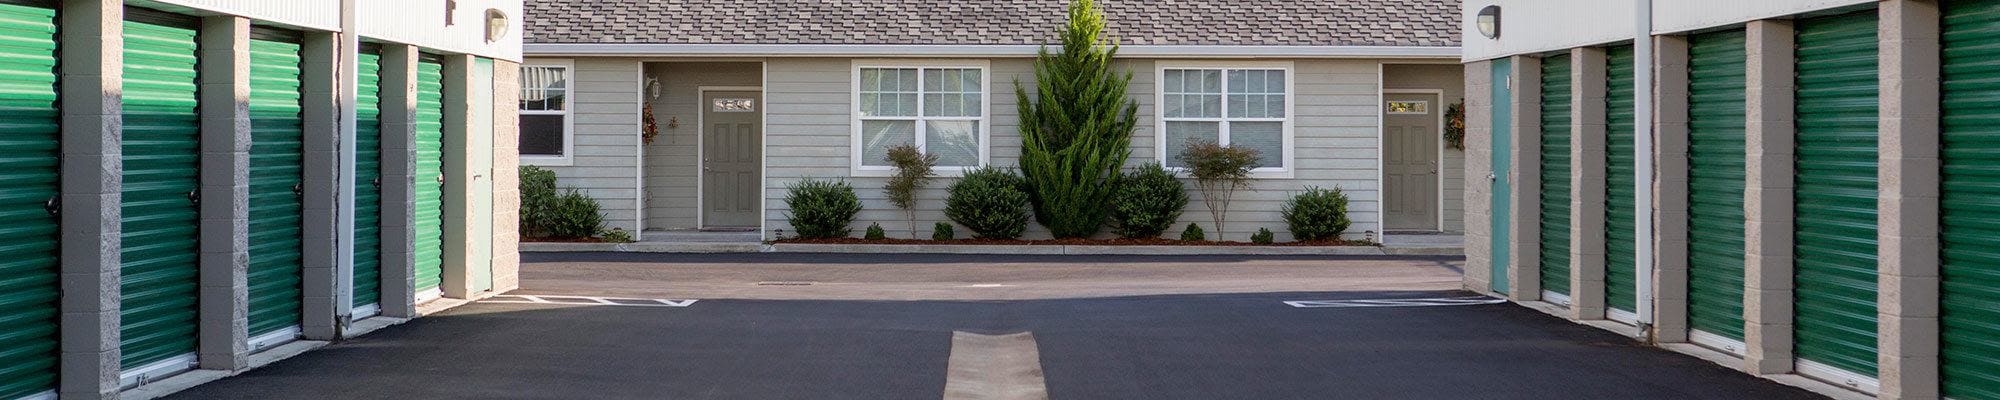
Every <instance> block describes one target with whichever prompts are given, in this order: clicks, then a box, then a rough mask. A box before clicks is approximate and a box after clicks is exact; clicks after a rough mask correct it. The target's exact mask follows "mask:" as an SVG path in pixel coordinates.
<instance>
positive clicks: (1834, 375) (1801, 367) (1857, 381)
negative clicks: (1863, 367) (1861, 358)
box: [1792, 358, 1882, 396]
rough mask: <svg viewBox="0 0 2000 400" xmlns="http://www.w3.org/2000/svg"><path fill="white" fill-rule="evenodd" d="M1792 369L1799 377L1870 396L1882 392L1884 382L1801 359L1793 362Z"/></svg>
mask: <svg viewBox="0 0 2000 400" xmlns="http://www.w3.org/2000/svg"><path fill="white" fill-rule="evenodd" d="M1792 368H1793V369H1795V370H1797V371H1798V373H1799V376H1804V377H1807V378H1812V379H1814V380H1818V381H1822V382H1826V383H1830V384H1833V385H1834V386H1839V387H1843V388H1847V389H1852V390H1856V391H1860V392H1862V393H1866V394H1868V395H1870V396H1873V395H1876V394H1879V393H1881V392H1882V382H1881V381H1878V380H1876V379H1875V377H1872V376H1866V375H1862V374H1857V373H1854V372H1852V371H1848V370H1844V369H1840V368H1838V367H1834V366H1831V365H1826V364H1821V363H1818V362H1814V361H1812V360H1807V359H1803V358H1800V359H1797V360H1796V361H1794V362H1793V364H1792Z"/></svg>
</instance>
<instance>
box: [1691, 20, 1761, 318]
mask: <svg viewBox="0 0 2000 400" xmlns="http://www.w3.org/2000/svg"><path fill="white" fill-rule="evenodd" d="M1743 40H1744V37H1743V31H1740V30H1738V31H1725V32H1714V33H1705V34H1700V35H1694V36H1692V37H1689V38H1688V160H1689V163H1688V245H1687V246H1688V263H1687V266H1688V324H1689V326H1690V327H1693V328H1694V330H1697V331H1701V332H1707V333H1710V334H1714V335H1719V336H1722V337H1725V338H1729V339H1733V340H1736V341H1742V340H1743V193H1744V186H1743V162H1744V161H1743V160H1744V154H1745V153H1744V149H1743V135H1744V125H1745V123H1746V121H1747V120H1746V119H1745V118H1746V117H1745V111H1744V110H1745V108H1744V107H1745V105H1744V103H1743V96H1744V85H1745V84H1746V81H1745V80H1744V76H1745V69H1744V68H1745V65H1744V62H1745V61H1746V60H1747V58H1745V54H1744V41H1743Z"/></svg>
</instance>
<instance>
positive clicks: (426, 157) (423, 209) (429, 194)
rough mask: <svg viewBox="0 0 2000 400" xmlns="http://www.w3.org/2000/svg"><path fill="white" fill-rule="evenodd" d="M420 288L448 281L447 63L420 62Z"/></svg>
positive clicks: (418, 259)
mask: <svg viewBox="0 0 2000 400" xmlns="http://www.w3.org/2000/svg"><path fill="white" fill-rule="evenodd" d="M416 122H417V136H416V139H415V140H414V141H412V142H411V143H412V145H413V146H415V147H416V154H417V156H416V157H417V158H416V160H417V170H416V171H415V173H414V174H413V175H415V178H416V181H417V182H416V188H415V193H416V197H417V198H416V210H414V213H415V214H416V240H415V242H416V243H415V244H416V258H417V265H416V273H417V277H416V280H417V291H419V292H422V291H425V290H430V289H436V288H438V284H439V283H442V282H443V281H444V269H443V266H444V64H441V63H438V62H435V61H430V60H423V61H420V62H418V63H417V121H416Z"/></svg>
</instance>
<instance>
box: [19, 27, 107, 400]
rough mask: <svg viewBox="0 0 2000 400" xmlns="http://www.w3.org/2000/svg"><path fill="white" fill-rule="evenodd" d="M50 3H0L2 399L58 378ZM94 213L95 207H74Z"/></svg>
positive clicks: (51, 385)
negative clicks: (2, 188) (44, 5)
mask: <svg viewBox="0 0 2000 400" xmlns="http://www.w3.org/2000/svg"><path fill="white" fill-rule="evenodd" d="M55 16H56V13H55V10H53V9H49V8H45V7H30V6H21V5H14V4H0V59H5V60H7V62H6V63H5V64H0V149H6V151H0V187H4V188H7V189H6V190H4V191H0V221H7V222H6V223H5V224H0V398H6V399H12V398H20V397H26V396H29V395H34V394H39V393H43V392H48V391H50V390H53V389H55V385H56V360H57V359H58V357H59V353H58V350H57V345H58V341H59V339H58V335H59V332H58V331H57V328H56V326H57V320H58V318H57V314H58V313H59V310H60V306H59V305H58V301H59V299H58V294H57V293H58V292H57V289H58V287H60V286H61V282H60V276H61V275H60V274H61V262H60V261H59V260H58V259H57V253H56V251H57V248H58V247H59V245H58V244H57V241H58V240H59V237H60V234H59V233H58V230H59V229H60V227H59V224H58V222H57V219H56V215H55V213H53V212H50V209H52V208H53V207H51V206H53V205H54V204H52V203H49V202H52V201H58V198H57V194H58V193H59V191H60V182H58V181H57V179H58V178H57V172H56V169H57V161H58V160H61V159H62V154H61V151H62V150H61V148H60V147H59V146H58V143H59V142H58V141H57V140H58V139H57V138H58V137H60V136H61V132H60V130H61V127H60V126H61V125H60V121H61V116H60V115H59V113H58V111H57V110H56V58H55V57H56V36H55V35H56V22H55ZM78 212H95V210H78Z"/></svg>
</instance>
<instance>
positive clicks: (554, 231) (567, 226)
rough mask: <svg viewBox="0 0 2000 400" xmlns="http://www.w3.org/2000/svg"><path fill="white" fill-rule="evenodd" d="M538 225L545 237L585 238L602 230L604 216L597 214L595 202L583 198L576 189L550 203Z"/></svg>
mask: <svg viewBox="0 0 2000 400" xmlns="http://www.w3.org/2000/svg"><path fill="white" fill-rule="evenodd" d="M538 225H541V229H544V231H543V233H546V234H547V236H546V237H552V238H565V239H575V238H587V237H594V236H597V233H598V232H600V231H601V230H602V229H604V214H603V213H599V212H598V207H597V200H593V199H591V198H590V196H585V195H584V194H583V192H579V191H577V190H576V189H569V190H567V191H564V192H563V194H562V195H560V196H556V198H555V201H552V202H550V204H549V209H548V211H547V212H546V213H544V215H542V216H541V217H540V221H538Z"/></svg>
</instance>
